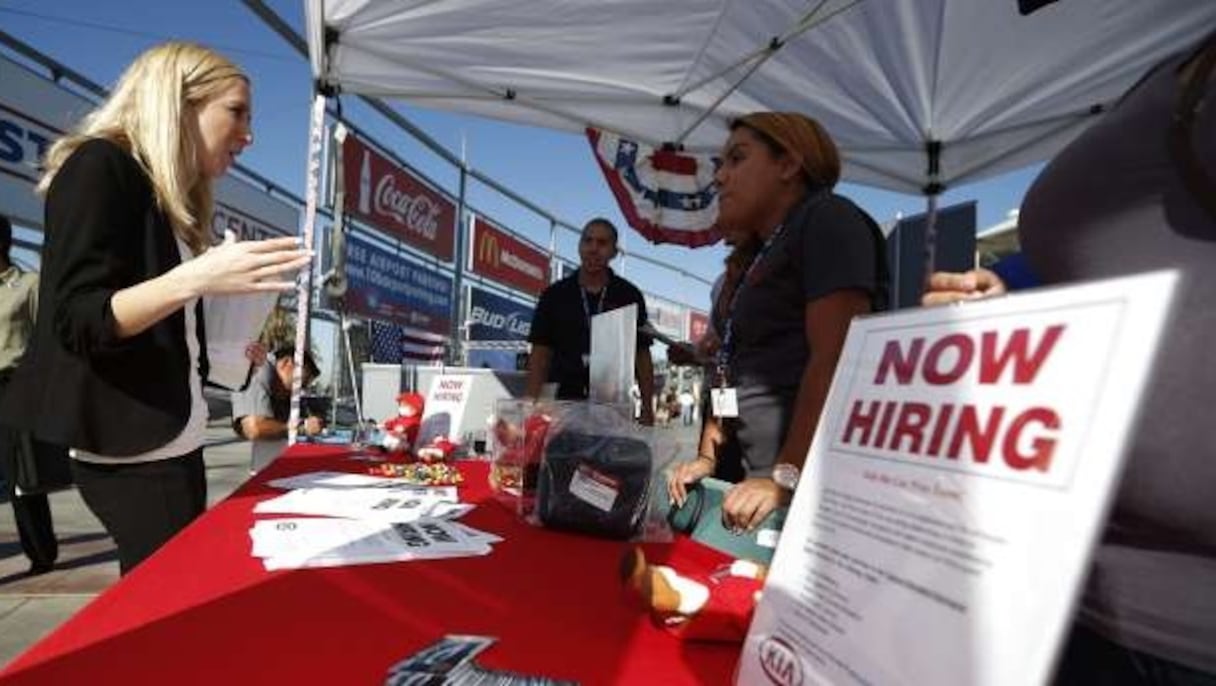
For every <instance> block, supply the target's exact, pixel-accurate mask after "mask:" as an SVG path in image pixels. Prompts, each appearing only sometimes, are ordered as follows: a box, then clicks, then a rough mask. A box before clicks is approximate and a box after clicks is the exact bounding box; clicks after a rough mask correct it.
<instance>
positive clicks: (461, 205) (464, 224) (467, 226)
mask: <svg viewBox="0 0 1216 686" xmlns="http://www.w3.org/2000/svg"><path fill="white" fill-rule="evenodd" d="M459 169H460V187H459V190H458V195H457V196H456V256H455V259H453V260H452V267H453V270H452V307H451V313H452V314H451V317H452V322H451V333H450V335H451V337H452V338H451V341H452V345H451V347H450V348H449V349H448V356H447V361H448V364H450V365H460V364H461V362H460V360H461V354H462V353H463V350H461V339H460V320H461V319H462V317H461V314H462V312H463V310H462V309H461V307H460V300H461V298H460V296H461V286H462V285H463V283H464V268H465V261H466V260H467V259H468V258H467V256H466V255H465V253H467V252H468V248H467V247H466V246H467V244H468V241H467V240H466V238H465V237H466V234H468V235H469V236H471V235H472V231H473V215H472V214H471V213H470V214H469V216H468V219H467V221H466V218H465V213H466V211H467V209H468V201H467V199H466V198H465V194H466V193H467V192H468V186H469V167H468V164H467V163H466V162H465V160H464V146H463V145H461V159H460V167H459Z"/></svg>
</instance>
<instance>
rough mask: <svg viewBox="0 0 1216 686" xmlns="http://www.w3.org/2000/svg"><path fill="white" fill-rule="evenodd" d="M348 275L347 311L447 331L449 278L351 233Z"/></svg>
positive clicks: (414, 326)
mask: <svg viewBox="0 0 1216 686" xmlns="http://www.w3.org/2000/svg"><path fill="white" fill-rule="evenodd" d="M346 278H347V280H348V284H349V285H348V287H347V290H346V297H345V299H346V306H347V308H349V309H350V311H351V312H354V313H355V314H358V315H361V316H364V317H367V318H369V319H379V320H382V321H388V322H393V323H396V324H401V325H403V326H408V327H411V328H414V329H420V330H422V331H429V332H430V333H435V334H440V335H443V336H447V335H449V334H450V333H451V330H450V328H451V321H452V317H451V314H452V277H451V276H449V275H447V274H445V273H443V272H440V271H438V270H436V269H434V268H433V267H427V266H425V265H421V264H417V263H414V262H410V261H408V260H405V259H403V258H402V257H401V256H400V255H394V254H393V253H392V252H391V251H389V250H385V249H384V248H381V247H379V246H378V245H376V244H375V243H373V242H372V241H370V240H368V239H366V238H363V237H362V236H359V235H358V234H355V233H349V234H347V235H346Z"/></svg>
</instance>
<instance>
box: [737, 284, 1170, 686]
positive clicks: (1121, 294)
mask: <svg viewBox="0 0 1216 686" xmlns="http://www.w3.org/2000/svg"><path fill="white" fill-rule="evenodd" d="M1175 280H1176V275H1175V274H1174V273H1172V272H1164V273H1154V274H1149V275H1144V276H1137V277H1128V278H1124V279H1114V280H1109V281H1103V282H1094V283H1090V284H1085V285H1081V286H1074V287H1069V288H1053V289H1042V290H1039V291H1034V292H1027V293H1024V294H1019V295H1011V296H1006V297H1003V298H998V299H992V300H988V301H977V302H969V303H966V304H963V305H960V306H950V307H937V308H925V309H920V310H905V311H901V312H899V313H896V314H890V315H884V316H874V317H865V318H861V319H857V320H855V321H854V322H853V324H852V326H851V327H850V329H849V335H848V339H847V340H846V342H845V348H844V352H843V354H842V356H841V359H840V363H839V366H838V367H837V370H836V376H835V378H834V379H833V382H832V390H831V392H830V395H829V397H828V402H827V405H826V406H825V408H824V412H823V415H822V420H821V422H820V424H819V426H818V429H817V431H816V435H815V440H814V443H813V444H812V447H811V450H810V453H809V455H808V457H807V464H806V467H805V468H804V471H803V477H802V481H801V483H800V485H799V488H798V491H797V493H796V494H795V497H794V501H793V504H792V506H791V508H790V512H789V516H788V518H787V519H786V526H785V530H784V532H783V533H782V536H781V542H780V544H779V545H778V548H777V553H776V556H775V557H774V560H773V566H772V569H771V570H770V574H769V577H768V582H767V583H766V585H765V590H764V594H763V597H762V600H761V601H760V605H759V607H758V608H757V611H756V617H755V621H754V622H753V623H752V626H751V631H750V633H749V635H748V639H747V642H746V644H745V647H744V654H743V657H742V662H741V663H740V670H739V683H745V684H765V683H777V684H800V683H801V684H818V683H830V684H937V685H949V684H991V685H998V684H999V685H1004V684H1039V683H1044V682H1045V681H1047V680H1048V679H1049V677H1050V675H1051V673H1052V671H1051V670H1052V668H1053V664H1054V660H1055V656H1056V653H1057V650H1058V648H1059V646H1060V643H1061V641H1062V639H1063V638H1064V636H1065V635H1066V631H1067V628H1068V626H1069V624H1070V622H1071V620H1072V613H1073V607H1074V603H1075V601H1076V598H1077V597H1078V592H1079V589H1080V587H1081V584H1082V582H1083V581H1084V579H1085V576H1086V571H1087V568H1088V563H1089V558H1090V554H1091V550H1092V548H1093V545H1094V544H1095V542H1096V541H1097V539H1098V536H1099V535H1100V534H1101V531H1102V527H1103V525H1104V523H1105V516H1106V512H1107V510H1108V507H1109V503H1110V499H1111V498H1112V496H1113V493H1114V486H1115V485H1116V483H1117V479H1118V476H1119V472H1120V466H1121V464H1122V456H1123V448H1124V444H1125V439H1126V437H1127V435H1128V433H1129V431H1131V430H1133V420H1134V418H1135V413H1136V406H1137V400H1138V398H1139V397H1140V392H1141V389H1142V388H1143V387H1144V384H1145V381H1146V379H1147V378H1148V374H1149V371H1150V368H1151V363H1152V359H1153V355H1154V352H1155V350H1156V345H1157V340H1158V337H1159V335H1160V332H1161V330H1162V327H1163V325H1164V323H1165V321H1166V316H1167V313H1168V311H1169V305H1170V298H1171V294H1172V292H1173V286H1174V283H1175Z"/></svg>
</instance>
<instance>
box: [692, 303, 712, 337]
mask: <svg viewBox="0 0 1216 686" xmlns="http://www.w3.org/2000/svg"><path fill="white" fill-rule="evenodd" d="M708 331H709V315H708V314H705V313H704V312H698V311H696V310H689V311H688V340H690V341H692V342H693V343H696V342H697V341H699V340H701V338H703V337H704V336H705V334H706V333H707V332H708Z"/></svg>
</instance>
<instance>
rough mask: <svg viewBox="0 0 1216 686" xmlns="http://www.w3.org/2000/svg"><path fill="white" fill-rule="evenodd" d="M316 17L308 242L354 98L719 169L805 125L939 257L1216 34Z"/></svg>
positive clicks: (1112, 14)
mask: <svg viewBox="0 0 1216 686" xmlns="http://www.w3.org/2000/svg"><path fill="white" fill-rule="evenodd" d="M304 3H305V18H306V24H307V26H306V30H307V37H308V50H309V58H310V61H311V64H312V71H313V76H314V78H315V80H316V85H317V90H318V93H319V95H318V98H317V103H315V104H314V109H313V130H312V133H311V136H312V140H311V150H310V159H309V167H310V174H309V184H308V185H309V189H308V205H307V207H306V211H305V219H304V227H303V234H304V239H305V240H306V241H308V242H309V244H311V241H312V227H313V222H314V221H315V207H316V189H317V188H318V184H317V175H319V173H320V166H321V162H320V138H321V132H320V127H321V122H322V113H323V96H324V95H327V94H333V93H352V94H359V95H365V96H373V97H384V98H389V99H400V100H405V101H408V102H410V103H411V104H413V105H416V106H421V107H429V108H434V109H442V110H453V111H460V112H465V113H471V114H476V115H482V116H487V117H493V118H497V119H503V120H508V121H514V122H519V123H525V124H531V125H536V126H542V127H550V128H555V129H562V130H568V131H572V132H582V131H583V130H584V129H585V128H587V127H595V128H599V129H603V130H607V131H612V132H615V133H617V134H621V135H623V136H625V137H628V138H630V139H633V140H637V141H641V142H645V143H649V144H651V145H654V146H658V145H662V144H665V143H675V144H679V145H682V146H683V147H684V149H686V150H688V151H692V152H709V151H716V150H717V149H718V147H719V146H720V145H721V144H722V142H723V141H724V140H725V138H726V126H727V124H728V122H729V121H730V120H731V119H732V118H734V117H736V116H739V115H741V114H744V113H747V112H751V111H756V110H792V111H797V112H802V113H804V114H808V115H810V116H812V117H814V118H816V119H818V120H819V121H820V122H821V123H823V125H824V126H825V127H826V128H827V129H828V131H829V132H830V133H831V134H832V137H833V138H834V139H835V140H836V142H837V144H838V146H839V147H840V149H841V154H842V156H843V158H844V170H843V177H844V179H845V180H848V181H852V182H855V183H860V184H866V185H871V186H876V187H879V188H885V189H889V190H895V191H900V192H905V193H915V194H924V195H926V196H927V197H928V206H929V221H928V226H927V231H926V240H927V241H928V242H929V243H930V245H931V244H932V241H933V235H934V230H933V224H934V222H933V217H934V215H935V207H936V203H935V199H936V197H937V194H939V193H940V192H941V191H942V190H943V189H945V188H946V187H951V186H957V185H960V184H963V183H967V182H971V181H977V180H980V179H983V178H985V177H989V176H993V175H996V174H999V173H1001V172H1005V171H1010V170H1013V169H1017V168H1020V167H1023V166H1026V165H1028V164H1032V163H1035V162H1040V161H1043V160H1045V159H1047V158H1049V157H1050V156H1051V155H1053V154H1054V153H1055V152H1056V151H1057V150H1059V149H1060V148H1061V147H1062V146H1063V145H1065V144H1066V143H1067V142H1068V141H1070V140H1071V139H1072V138H1073V137H1075V136H1076V135H1077V134H1078V133H1079V132H1080V131H1081V130H1082V129H1083V128H1084V127H1085V126H1086V125H1087V124H1088V123H1089V122H1090V121H1091V120H1092V119H1093V117H1094V115H1096V114H1099V113H1101V112H1102V111H1104V110H1105V109H1107V108H1108V107H1109V106H1110V105H1111V104H1112V103H1113V102H1114V101H1115V100H1116V99H1117V98H1118V97H1119V95H1120V94H1122V93H1123V92H1124V91H1126V90H1127V89H1128V88H1129V87H1130V86H1131V85H1132V84H1133V83H1134V82H1135V81H1136V80H1137V79H1138V78H1139V77H1140V76H1141V75H1142V74H1143V73H1144V72H1145V71H1146V70H1147V69H1148V68H1149V67H1150V66H1151V65H1153V64H1155V63H1156V62H1158V61H1160V60H1161V59H1163V58H1164V57H1166V56H1167V55H1169V54H1171V53H1173V52H1175V51H1178V50H1181V49H1183V48H1184V47H1186V46H1188V45H1191V44H1193V43H1195V42H1196V41H1198V40H1199V39H1200V38H1202V37H1203V36H1204V35H1205V34H1206V33H1207V32H1209V31H1211V30H1212V28H1213V27H1216V1H1213V0H1154V1H1152V2H1145V1H1144V0H1059V1H1058V2H1055V3H1054V4H1049V5H1048V6H1046V7H1044V8H1042V9H1039V10H1038V11H1035V12H1034V13H1033V14H1030V15H1029V16H1022V15H1020V13H1019V12H1018V5H1017V2H1016V0H802V1H796V0H599V1H598V2H592V1H587V2H578V1H572V0H526V1H519V2H509V1H504V0H304ZM927 254H928V255H929V256H930V257H929V259H928V260H927V261H928V262H929V264H927V265H926V268H927V269H931V267H932V263H931V256H932V254H933V251H932V249H930V250H928V251H927ZM304 289H305V286H303V285H302V286H301V293H300V297H299V300H298V302H299V307H300V310H301V311H300V314H299V319H300V320H301V321H303V320H305V319H306V318H307V306H308V297H307V291H306V290H304ZM303 335H304V332H303V328H302V327H301V328H300V330H299V331H298V332H297V338H298V339H299V343H300V344H298V345H297V347H296V350H297V353H298V354H302V353H300V351H302V350H303V345H302V342H303ZM302 366H303V365H302V363H301V361H300V360H297V365H296V368H297V369H301V368H302ZM299 383H300V382H299V380H298V379H297V381H296V384H295V386H296V387H295V388H294V389H293V391H294V393H293V396H295V397H298V396H299V392H300V391H299ZM292 405H293V407H292V410H293V416H292V422H291V426H295V424H296V418H297V417H298V414H297V412H298V403H297V402H295V401H294V399H293V403H292ZM291 439H292V442H294V439H295V436H294V435H292V437H291Z"/></svg>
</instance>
